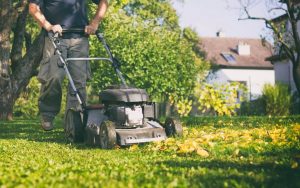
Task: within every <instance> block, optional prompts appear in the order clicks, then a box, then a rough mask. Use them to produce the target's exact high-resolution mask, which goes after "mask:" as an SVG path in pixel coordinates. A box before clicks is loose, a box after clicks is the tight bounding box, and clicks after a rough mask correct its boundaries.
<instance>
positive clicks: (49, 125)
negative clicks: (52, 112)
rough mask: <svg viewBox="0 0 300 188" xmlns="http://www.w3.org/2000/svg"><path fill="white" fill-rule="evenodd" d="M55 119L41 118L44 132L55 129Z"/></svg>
mask: <svg viewBox="0 0 300 188" xmlns="http://www.w3.org/2000/svg"><path fill="white" fill-rule="evenodd" d="M53 119H54V118H53V117H49V116H42V118H41V121H42V122H41V123H42V124H41V125H42V128H43V129H44V131H51V130H52V129H53Z"/></svg>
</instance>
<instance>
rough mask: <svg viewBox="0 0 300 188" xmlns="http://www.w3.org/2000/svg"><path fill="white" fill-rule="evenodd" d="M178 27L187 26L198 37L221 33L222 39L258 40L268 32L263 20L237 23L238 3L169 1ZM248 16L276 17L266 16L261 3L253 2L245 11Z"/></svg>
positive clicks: (234, 0)
mask: <svg viewBox="0 0 300 188" xmlns="http://www.w3.org/2000/svg"><path fill="white" fill-rule="evenodd" d="M173 7H174V8H175V9H176V11H177V14H178V15H179V23H180V25H181V26H182V27H187V26H188V27H191V28H193V29H195V30H196V31H197V33H198V34H199V36H200V37H214V36H216V32H217V31H219V30H221V31H222V32H223V33H224V34H225V36H226V37H238V38H260V36H261V35H263V36H266V35H267V34H268V33H269V30H268V29H267V28H266V27H265V24H264V22H263V21H255V20H240V21H239V20H238V19H239V18H240V17H241V16H243V15H242V14H241V13H242V11H241V8H240V7H241V6H240V4H239V3H238V0H184V2H181V1H179V0H173ZM249 12H250V14H251V15H252V16H259V17H262V16H263V17H266V18H271V17H275V16H277V15H279V13H277V14H274V13H272V14H271V15H270V13H268V11H267V7H266V4H265V2H264V1H263V0H257V1H256V3H255V4H252V6H251V7H250V9H249Z"/></svg>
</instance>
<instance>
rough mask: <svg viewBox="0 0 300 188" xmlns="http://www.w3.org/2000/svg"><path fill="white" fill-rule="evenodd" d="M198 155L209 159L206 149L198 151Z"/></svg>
mask: <svg viewBox="0 0 300 188" xmlns="http://www.w3.org/2000/svg"><path fill="white" fill-rule="evenodd" d="M197 154H198V155H200V156H201V157H208V156H209V153H208V152H207V151H206V150H205V149H202V148H201V149H197Z"/></svg>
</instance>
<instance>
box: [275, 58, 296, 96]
mask: <svg viewBox="0 0 300 188" xmlns="http://www.w3.org/2000/svg"><path fill="white" fill-rule="evenodd" d="M292 66H293V65H292V63H291V62H290V61H289V60H285V61H278V62H275V63H274V70H275V80H276V82H278V83H284V84H287V85H289V86H290V87H291V91H292V93H293V92H295V91H297V89H296V86H295V83H294V79H293V67H292Z"/></svg>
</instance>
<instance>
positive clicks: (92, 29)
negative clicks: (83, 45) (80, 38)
mask: <svg viewBox="0 0 300 188" xmlns="http://www.w3.org/2000/svg"><path fill="white" fill-rule="evenodd" d="M98 26H99V22H98V21H94V20H93V21H92V22H91V23H90V25H88V26H86V27H85V29H84V32H85V33H86V34H88V35H93V34H95V33H96V31H97V29H98Z"/></svg>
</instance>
